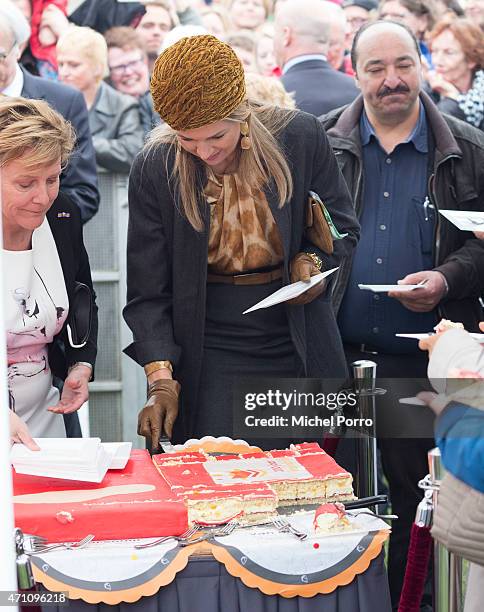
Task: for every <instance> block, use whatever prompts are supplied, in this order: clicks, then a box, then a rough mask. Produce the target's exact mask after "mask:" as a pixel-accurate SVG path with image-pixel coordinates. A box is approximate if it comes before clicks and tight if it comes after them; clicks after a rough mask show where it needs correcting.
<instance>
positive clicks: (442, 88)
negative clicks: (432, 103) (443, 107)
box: [427, 70, 460, 100]
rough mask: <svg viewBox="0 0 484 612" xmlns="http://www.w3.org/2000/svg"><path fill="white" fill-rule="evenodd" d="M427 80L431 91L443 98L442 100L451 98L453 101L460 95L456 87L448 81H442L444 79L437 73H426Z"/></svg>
mask: <svg viewBox="0 0 484 612" xmlns="http://www.w3.org/2000/svg"><path fill="white" fill-rule="evenodd" d="M427 80H428V82H429V83H430V87H431V88H432V91H435V92H437V93H438V94H440V95H441V96H444V98H452V99H453V100H456V99H457V96H458V95H459V94H460V91H459V90H458V89H457V87H456V86H455V85H452V83H451V82H450V81H447V80H446V79H444V77H443V76H442V75H441V74H439V73H438V72H435V71H433V70H431V71H429V72H428V73H427Z"/></svg>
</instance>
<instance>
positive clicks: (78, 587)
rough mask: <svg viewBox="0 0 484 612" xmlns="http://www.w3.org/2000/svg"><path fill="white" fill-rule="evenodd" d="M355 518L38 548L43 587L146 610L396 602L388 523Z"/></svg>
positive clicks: (264, 609)
mask: <svg viewBox="0 0 484 612" xmlns="http://www.w3.org/2000/svg"><path fill="white" fill-rule="evenodd" d="M355 520H357V521H358V524H357V525H356V523H355V528H354V531H352V532H350V533H346V534H337V535H333V536H329V537H321V536H317V535H315V534H313V533H310V516H309V515H305V514H304V513H301V514H298V515H295V516H294V517H291V519H290V522H291V523H292V524H293V525H294V526H295V527H297V528H299V529H303V530H306V531H307V532H308V533H310V537H308V538H307V539H306V540H305V541H299V540H298V539H297V538H295V537H294V536H293V535H292V534H290V533H280V532H278V531H277V530H276V529H275V528H274V527H273V526H271V525H269V526H258V527H253V528H250V529H239V530H236V531H234V532H233V533H232V534H230V535H228V536H224V537H212V538H211V539H209V540H208V541H206V542H202V543H200V544H193V545H190V546H186V547H182V546H180V545H179V544H177V543H176V542H175V541H174V540H169V541H167V542H165V543H163V544H161V545H159V546H156V547H153V548H146V549H142V550H139V549H136V548H135V544H139V543H140V542H143V541H140V540H131V541H130V540H119V541H110V542H92V543H91V544H89V546H88V547H86V548H84V549H82V550H62V549H60V550H55V551H51V552H49V553H45V554H42V555H35V554H34V555H32V564H33V569H34V575H35V578H36V580H37V582H38V583H40V584H41V585H42V587H43V588H46V589H48V590H50V591H67V592H68V593H69V595H68V596H69V599H70V602H69V609H70V610H71V612H83V611H85V612H88V609H89V610H91V609H92V606H93V605H96V606H99V607H100V608H104V607H105V606H109V609H112V606H116V607H119V609H120V610H121V609H124V608H126V607H129V608H130V609H136V610H137V609H139V610H140V612H141V607H142V608H143V610H146V609H148V610H149V609H150V608H151V607H153V609H154V606H156V610H161V611H164V610H167V611H169V612H178V611H179V612H194V611H200V612H218V611H219V610H220V612H222V611H223V612H232V611H234V612H236V611H237V612H240V611H245V610H247V611H250V612H258V611H260V612H268V611H272V610H274V611H278V610H281V611H284V612H293V611H294V612H296V611H297V612H302V611H304V612H313V611H316V610H330V611H334V612H340V611H344V612H347V611H350V612H358V611H361V612H366V611H368V612H380V611H381V612H386V611H389V610H390V609H391V606H390V598H389V590H388V581H387V576H386V570H385V567H384V559H383V543H384V542H385V540H386V539H387V537H388V533H389V532H388V529H386V528H385V524H384V523H383V522H382V521H379V520H378V519H376V518H374V517H370V516H368V515H365V514H363V513H362V514H361V515H360V516H358V517H357V519H355ZM50 610H51V611H52V608H50Z"/></svg>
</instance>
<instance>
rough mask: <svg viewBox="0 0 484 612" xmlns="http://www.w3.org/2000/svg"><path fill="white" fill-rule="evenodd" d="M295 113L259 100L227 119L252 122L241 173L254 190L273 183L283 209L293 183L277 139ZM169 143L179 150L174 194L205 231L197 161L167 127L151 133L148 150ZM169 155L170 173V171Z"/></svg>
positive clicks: (198, 228)
mask: <svg viewBox="0 0 484 612" xmlns="http://www.w3.org/2000/svg"><path fill="white" fill-rule="evenodd" d="M294 113H295V111H288V110H282V109H279V108H276V107H274V106H268V105H262V104H260V103H258V102H257V101H253V100H248V101H244V102H242V103H241V104H240V105H239V106H238V107H237V108H236V109H235V110H234V111H233V112H232V113H231V114H230V115H229V116H228V117H226V120H229V121H236V122H238V123H243V122H245V121H247V122H248V123H249V138H250V142H251V147H250V149H248V150H242V149H240V150H239V161H238V169H237V173H238V174H239V176H240V177H241V178H242V180H243V181H244V182H245V183H246V184H247V185H248V186H249V187H251V188H252V189H263V188H264V187H268V186H269V184H270V182H271V181H272V180H273V181H274V183H275V186H276V190H277V195H278V200H279V207H280V208H282V207H283V206H284V204H285V203H286V202H287V201H288V200H289V199H290V198H291V196H292V190H293V180H292V175H291V170H290V168H289V165H288V163H287V160H286V157H285V155H284V153H283V151H282V149H281V147H280V146H279V144H278V142H277V140H276V136H277V134H278V133H279V132H280V131H281V130H282V129H283V128H284V127H285V126H287V125H288V123H290V121H291V120H292V118H293V117H294ZM162 144H168V145H169V150H171V149H172V148H174V149H175V163H174V166H173V169H172V171H171V173H170V175H169V183H171V185H172V187H171V188H172V191H173V192H174V189H177V190H178V192H179V199H178V201H179V202H180V205H181V212H182V214H184V215H185V217H186V218H187V220H188V221H189V223H190V224H191V225H192V227H193V228H194V229H195V230H196V231H199V232H201V231H202V230H203V229H204V225H203V218H202V214H201V211H200V207H199V203H198V197H199V186H198V185H197V171H196V170H197V158H196V157H195V156H194V155H192V154H191V153H188V152H187V151H185V150H184V149H183V148H182V147H181V146H179V144H178V139H177V133H176V131H175V130H173V129H172V128H170V127H169V126H168V125H167V124H164V125H160V126H158V127H156V128H155V129H154V130H153V131H152V132H151V134H150V136H149V138H148V141H147V143H146V147H145V149H146V150H147V151H148V152H149V151H150V150H151V149H153V148H155V147H157V146H159V145H162ZM168 157H169V155H167V156H166V159H165V163H166V171H167V173H168V172H170V171H169V168H168Z"/></svg>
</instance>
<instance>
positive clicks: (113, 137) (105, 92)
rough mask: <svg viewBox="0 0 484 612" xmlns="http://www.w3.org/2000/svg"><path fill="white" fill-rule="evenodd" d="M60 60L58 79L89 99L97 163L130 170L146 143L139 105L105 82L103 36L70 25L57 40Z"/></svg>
mask: <svg viewBox="0 0 484 612" xmlns="http://www.w3.org/2000/svg"><path fill="white" fill-rule="evenodd" d="M57 62H58V65H59V80H60V81H62V82H63V83H65V84H66V85H71V86H72V87H75V88H76V89H79V91H80V92H81V93H82V95H83V96H84V100H85V101H86V106H87V108H88V111H89V127H90V130H91V135H92V141H93V145H94V150H95V152H96V162H97V164H98V166H101V167H102V168H105V169H106V170H110V171H111V172H120V173H128V172H129V170H130V168H131V164H132V162H133V159H134V157H135V155H136V153H138V151H139V150H140V149H141V147H142V146H143V131H142V128H141V118H140V111H139V104H138V102H137V101H136V100H135V99H134V98H132V97H131V96H128V95H126V94H122V93H121V92H119V91H116V90H115V89H114V88H113V87H111V86H110V85H108V84H107V83H105V82H104V81H103V79H104V77H105V76H107V74H108V47H107V44H106V41H105V40H104V37H103V36H102V35H101V34H99V32H96V31H94V30H92V29H91V28H87V27H79V26H71V27H70V28H69V30H68V31H67V32H66V33H65V34H64V35H63V36H61V37H60V38H59V40H58V42H57Z"/></svg>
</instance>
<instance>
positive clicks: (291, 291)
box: [242, 268, 338, 314]
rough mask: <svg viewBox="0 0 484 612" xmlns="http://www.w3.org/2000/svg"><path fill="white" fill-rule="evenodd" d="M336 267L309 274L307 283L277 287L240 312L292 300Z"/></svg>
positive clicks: (299, 282) (245, 312)
mask: <svg viewBox="0 0 484 612" xmlns="http://www.w3.org/2000/svg"><path fill="white" fill-rule="evenodd" d="M337 269H338V268H332V269H331V270H327V271H326V272H321V274H316V275H315V276H311V279H310V280H309V282H307V283H306V282H304V281H297V283H292V284H290V285H286V286H284V287H281V289H278V290H277V291H275V292H274V293H272V294H271V295H269V296H268V297H266V298H264V299H263V300H261V301H260V302H257V304H254V306H251V307H250V308H248V309H247V310H244V312H243V313H242V314H247V313H249V312H252V311H253V310H259V309H260V308H269V307H270V306H275V305H276V304H281V303H282V302H287V301H288V300H292V299H293V298H296V297H298V296H300V295H302V294H303V293H305V292H306V291H308V290H309V289H311V287H314V286H315V285H317V284H318V283H320V282H321V281H322V280H323V278H326V277H327V276H329V275H330V274H333V272H335V271H336V270H337Z"/></svg>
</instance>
